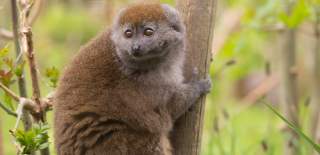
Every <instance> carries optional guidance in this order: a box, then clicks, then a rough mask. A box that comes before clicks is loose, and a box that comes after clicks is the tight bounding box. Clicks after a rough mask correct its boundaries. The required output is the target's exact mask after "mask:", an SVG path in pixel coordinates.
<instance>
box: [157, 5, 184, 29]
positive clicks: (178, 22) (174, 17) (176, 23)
mask: <svg viewBox="0 0 320 155" xmlns="http://www.w3.org/2000/svg"><path fill="white" fill-rule="evenodd" d="M161 6H162V8H163V10H164V14H165V16H166V18H167V20H168V21H169V23H170V24H171V26H172V28H173V29H175V30H176V31H178V32H182V33H184V32H185V29H186V28H185V25H184V23H183V21H182V18H181V15H180V13H179V12H178V11H177V10H176V9H175V8H174V7H172V6H170V5H168V4H161Z"/></svg>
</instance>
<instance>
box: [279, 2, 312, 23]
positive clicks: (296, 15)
mask: <svg viewBox="0 0 320 155" xmlns="http://www.w3.org/2000/svg"><path fill="white" fill-rule="evenodd" d="M309 16H310V8H309V6H308V5H307V3H306V2H305V0H298V1H297V3H295V4H294V6H293V7H292V9H291V12H290V13H289V14H287V13H286V11H282V12H280V13H279V19H280V20H281V21H282V22H283V23H284V24H285V25H286V26H287V27H289V28H295V27H297V26H299V25H300V24H301V23H302V22H303V21H304V20H305V19H306V18H307V17H309Z"/></svg>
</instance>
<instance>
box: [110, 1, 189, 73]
mask: <svg viewBox="0 0 320 155" xmlns="http://www.w3.org/2000/svg"><path fill="white" fill-rule="evenodd" d="M112 40H113V42H114V44H115V46H116V52H117V55H118V57H119V58H120V60H121V62H122V63H123V64H124V65H125V66H126V67H129V68H130V69H134V70H149V69H153V68H155V67H157V66H159V65H160V64H161V63H164V62H166V60H168V59H171V60H172V59H174V58H175V57H181V56H183V54H181V52H184V42H185V26H184V24H183V22H182V21H181V18H180V15H179V13H178V11H177V10H176V9H174V8H173V7H171V6H169V5H166V4H143V3H142V4H134V5H131V6H129V7H127V8H124V9H122V10H121V11H120V13H119V15H118V17H117V18H116V20H115V22H114V25H113V30H112Z"/></svg>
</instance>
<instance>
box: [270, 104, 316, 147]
mask: <svg viewBox="0 0 320 155" xmlns="http://www.w3.org/2000/svg"><path fill="white" fill-rule="evenodd" d="M265 105H266V106H267V107H268V108H269V109H270V110H271V111H272V112H273V113H275V114H276V115H277V116H278V117H279V118H281V119H282V120H283V121H284V122H285V123H286V124H287V125H288V126H289V127H290V128H291V129H292V130H293V131H294V132H296V133H297V134H298V135H299V136H300V137H302V138H303V139H304V140H305V141H307V142H308V143H309V144H311V145H312V147H313V148H314V149H315V150H316V151H317V152H318V153H320V145H319V144H316V143H315V142H314V141H313V140H312V139H311V138H309V137H308V136H307V135H306V134H304V133H303V132H302V130H301V129H299V128H298V127H296V126H295V125H294V124H292V123H291V122H290V121H288V120H287V119H286V118H285V117H284V116H282V115H281V114H280V113H279V112H278V111H277V110H275V109H274V108H273V107H272V106H271V105H269V104H265Z"/></svg>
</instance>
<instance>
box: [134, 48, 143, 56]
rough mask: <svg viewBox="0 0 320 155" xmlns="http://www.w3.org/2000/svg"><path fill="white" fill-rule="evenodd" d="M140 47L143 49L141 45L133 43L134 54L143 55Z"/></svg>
mask: <svg viewBox="0 0 320 155" xmlns="http://www.w3.org/2000/svg"><path fill="white" fill-rule="evenodd" d="M140 49H141V47H140V45H133V46H132V55H133V56H135V57H139V56H141V55H142V53H141V50H140Z"/></svg>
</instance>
